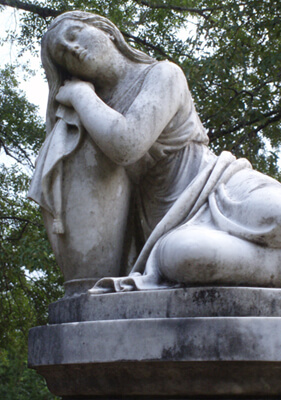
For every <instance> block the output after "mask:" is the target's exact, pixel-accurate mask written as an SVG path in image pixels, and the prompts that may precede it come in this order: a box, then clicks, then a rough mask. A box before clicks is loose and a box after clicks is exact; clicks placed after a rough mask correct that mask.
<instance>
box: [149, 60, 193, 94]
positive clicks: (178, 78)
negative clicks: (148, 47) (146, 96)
mask: <svg viewBox="0 0 281 400" xmlns="http://www.w3.org/2000/svg"><path fill="white" fill-rule="evenodd" d="M146 83H147V85H152V86H154V85H157V86H159V85H160V86H162V87H165V88H167V89H168V88H170V90H172V91H179V92H182V91H183V90H185V89H186V88H188V85H187V81H186V77H185V75H184V72H183V71H182V69H181V68H180V67H179V66H178V65H176V64H174V63H172V62H170V61H158V62H156V63H155V64H153V65H152V66H150V70H149V72H148V74H147V76H146Z"/></svg>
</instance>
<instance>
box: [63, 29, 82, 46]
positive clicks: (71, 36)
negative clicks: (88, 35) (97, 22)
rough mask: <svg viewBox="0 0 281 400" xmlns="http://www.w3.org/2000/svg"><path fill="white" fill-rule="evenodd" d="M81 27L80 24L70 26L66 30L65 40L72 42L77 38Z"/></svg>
mask: <svg viewBox="0 0 281 400" xmlns="http://www.w3.org/2000/svg"><path fill="white" fill-rule="evenodd" d="M82 29H83V28H82V27H81V26H77V27H72V28H70V29H69V30H68V31H67V32H66V37H65V38H66V40H68V41H69V42H74V41H75V40H76V39H77V34H78V33H79V32H81V30H82Z"/></svg>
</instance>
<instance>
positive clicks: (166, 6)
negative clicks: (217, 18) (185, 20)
mask: <svg viewBox="0 0 281 400" xmlns="http://www.w3.org/2000/svg"><path fill="white" fill-rule="evenodd" d="M134 1H135V2H136V3H138V4H141V5H143V6H146V7H149V8H153V9H164V10H174V11H179V12H190V13H192V14H198V15H200V16H201V17H204V18H209V15H206V14H205V13H206V12H210V13H211V12H213V11H218V10H221V9H223V8H224V7H223V6H221V7H209V8H202V9H200V8H189V7H183V6H175V5H172V4H151V3H150V2H149V1H143V0H134Z"/></svg>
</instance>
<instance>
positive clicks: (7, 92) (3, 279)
mask: <svg viewBox="0 0 281 400" xmlns="http://www.w3.org/2000/svg"><path fill="white" fill-rule="evenodd" d="M0 76H1V78H2V79H3V78H4V80H3V81H2V83H3V84H2V86H1V89H0V99H1V107H0V115H1V121H2V125H1V138H0V140H1V144H2V146H3V147H4V150H5V152H6V154H7V155H10V156H12V158H13V159H16V160H17V161H18V163H17V164H14V165H12V166H9V167H7V166H5V165H4V164H1V165H0V318H1V319H0V374H1V383H0V398H1V399H6V400H8V399H11V400H12V399H13V400H14V399H23V400H24V399H32V400H43V399H44V400H45V399H46V400H47V399H53V398H54V397H53V396H51V395H50V394H49V391H48V390H47V388H46V385H45V383H44V380H43V379H42V378H41V377H39V376H38V375H36V373H35V372H34V371H31V370H28V369H27V361H26V360H27V337H28V331H29V329H30V328H31V327H33V326H36V325H43V324H46V323H47V310H48V304H49V303H51V302H53V301H55V300H56V299H57V298H58V297H61V296H62V278H61V276H60V273H59V271H58V268H57V266H56V263H55V259H54V256H53V254H52V252H51V249H50V245H49V243H48V241H47V238H46V233H45V230H44V227H43V222H42V217H41V214H40V212H39V210H38V207H37V206H35V205H34V204H32V203H31V202H30V201H29V200H28V199H27V198H26V192H27V188H28V185H29V181H30V179H29V177H28V175H27V174H26V173H24V172H23V169H22V167H20V163H21V164H23V165H32V164H33V163H32V157H34V155H33V153H32V152H34V153H36V152H38V148H39V146H40V144H41V143H42V140H43V131H44V126H43V124H42V122H41V121H40V119H39V118H38V117H37V116H36V107H35V106H33V105H31V104H30V103H29V102H28V101H27V100H26V98H25V96H24V95H23V93H22V92H20V91H19V90H18V83H17V80H16V78H15V74H14V70H13V69H12V68H6V69H5V70H3V71H0Z"/></svg>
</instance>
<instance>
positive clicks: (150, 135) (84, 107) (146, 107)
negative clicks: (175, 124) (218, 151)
mask: <svg viewBox="0 0 281 400" xmlns="http://www.w3.org/2000/svg"><path fill="white" fill-rule="evenodd" d="M187 93H188V89H187V83H186V79H185V77H184V75H183V73H182V71H181V70H180V68H179V67H177V66H176V65H175V64H172V63H169V62H163V63H159V64H157V65H156V66H155V67H154V68H152V70H151V71H150V72H149V74H148V76H147V78H146V80H145V82H144V84H143V87H142V90H141V92H140V93H139V95H138V96H137V97H136V99H135V100H134V102H133V103H132V105H131V107H130V108H129V110H128V112H127V113H126V114H125V115H122V114H120V113H118V112H117V111H115V110H113V109H112V108H110V107H109V106H107V105H106V104H105V103H104V102H103V101H102V100H101V99H100V98H99V97H98V96H97V95H96V93H95V92H94V90H93V87H91V85H90V84H89V83H87V82H83V81H79V80H73V81H69V82H67V83H66V84H65V86H63V87H62V88H61V89H60V91H59V93H58V95H57V97H56V99H57V101H58V102H60V103H62V104H65V105H68V106H73V107H74V109H75V110H76V111H77V113H78V115H79V117H80V118H81V121H82V123H83V125H84V127H85V129H86V130H87V132H88V133H89V134H90V135H91V136H92V138H93V140H94V141H95V143H96V144H97V145H98V146H99V147H100V149H101V150H102V151H103V152H104V153H105V154H106V155H107V156H108V157H109V158H110V159H111V160H112V161H114V162H115V163H117V164H120V165H129V164H132V163H134V162H135V161H137V160H138V159H140V158H141V157H142V156H143V155H144V154H145V153H146V152H147V151H148V150H149V148H150V147H151V146H152V144H153V143H154V142H155V141H156V139H157V138H158V136H159V135H160V134H161V132H162V131H163V130H164V129H165V127H166V126H167V125H168V124H169V122H170V121H171V119H172V118H173V117H174V116H175V114H176V113H177V112H178V111H179V109H180V108H181V107H182V105H183V104H184V103H185V101H187V100H186V99H187V96H186V94H187Z"/></svg>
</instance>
